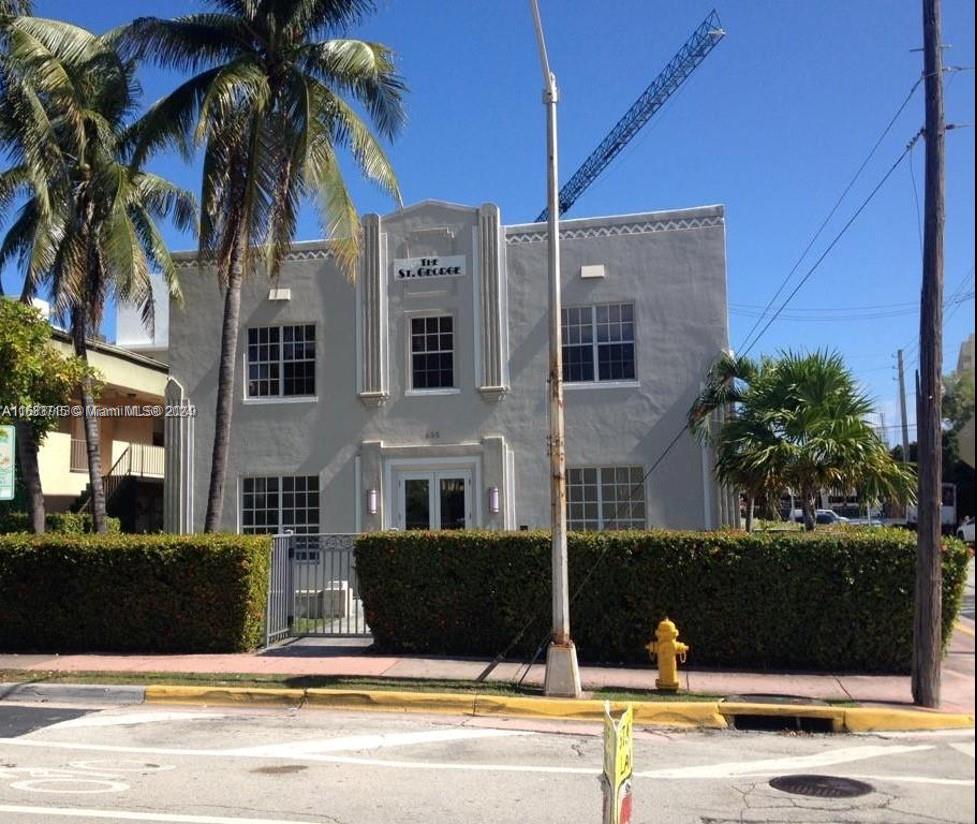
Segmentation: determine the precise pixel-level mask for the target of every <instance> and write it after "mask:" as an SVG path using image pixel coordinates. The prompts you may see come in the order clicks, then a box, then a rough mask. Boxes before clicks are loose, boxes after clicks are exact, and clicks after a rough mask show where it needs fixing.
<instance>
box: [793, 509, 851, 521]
mask: <svg viewBox="0 0 977 824" xmlns="http://www.w3.org/2000/svg"><path fill="white" fill-rule="evenodd" d="M794 513H795V514H794V520H795V521H796V522H797V523H799V524H802V523H804V513H803V512H802V511H801V510H799V509H795V510H794ZM814 523H816V524H847V523H848V519H847V518H843V517H842V516H841V515H839V514H838V513H837V512H835V511H834V510H833V509H815V510H814Z"/></svg>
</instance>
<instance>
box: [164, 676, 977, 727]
mask: <svg viewBox="0 0 977 824" xmlns="http://www.w3.org/2000/svg"><path fill="white" fill-rule="evenodd" d="M145 701H146V703H163V704H206V705H214V704H229V705H241V704H259V705H277V706H283V705H284V706H299V705H308V706H314V707H332V708H334V709H350V710H376V711H385V712H420V713H435V714H450V715H469V716H472V717H479V718H493V717H496V718H498V717H516V718H546V719H550V720H564V721H602V720H603V718H604V702H603V701H598V700H592V699H576V700H575V699H572V698H530V697H525V696H511V697H510V696H502V695H477V694H466V693H448V692H441V693H438V692H399V691H394V690H342V689H306V690H301V689H255V688H247V687H165V686H152V687H146V688H145ZM628 703H630V704H631V705H632V706H633V707H634V721H635V723H636V724H641V725H646V726H668V727H685V728H702V729H727V728H729V727H735V726H736V719H737V717H742V716H749V717H751V718H757V717H760V718H768V719H778V718H783V719H820V720H822V721H828V722H829V723H830V726H831V730H832V732H893V731H897V730H912V731H925V730H947V729H971V728H973V727H974V716H973V715H964V714H959V713H945V712H938V711H935V710H910V709H900V708H894V707H892V708H890V707H825V706H810V705H806V704H748V703H738V702H726V701H633V702H622V701H612V702H611V708H612V710H613V711H615V712H619V711H621V710H623V709H624V708H625V707H626V706H627V705H628Z"/></svg>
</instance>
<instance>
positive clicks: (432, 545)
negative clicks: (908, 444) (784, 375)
mask: <svg viewBox="0 0 977 824" xmlns="http://www.w3.org/2000/svg"><path fill="white" fill-rule="evenodd" d="M568 544H569V573H570V592H571V593H575V592H577V590H578V588H579V587H581V583H582V582H583V581H584V579H585V578H586V576H587V575H588V574H589V575H590V578H589V580H588V581H587V583H586V585H585V586H584V587H583V589H582V591H581V594H580V595H579V597H577V598H576V600H574V601H573V603H572V606H571V610H570V612H571V617H570V625H571V631H572V635H573V638H574V641H575V642H576V644H577V647H578V649H579V654H580V657H581V659H583V660H586V661H592V662H616V663H639V662H648V661H649V658H648V654H647V652H646V651H645V649H644V645H645V644H646V643H647V642H648V641H649V639H650V638H651V636H652V631H653V628H654V627H655V625H656V624H657V623H658V621H659V620H661V619H662V618H664V617H665V616H666V615H667V616H669V617H670V618H672V620H674V621H675V622H676V624H677V625H678V627H679V631H680V632H681V639H682V640H684V641H686V642H688V643H689V644H691V646H692V650H691V653H690V656H689V660H690V662H691V663H693V664H695V665H703V666H709V665H715V666H732V667H749V668H760V669H763V668H792V669H801V670H834V671H839V670H846V671H860V672H905V671H907V670H908V668H909V666H910V662H911V655H912V623H913V607H912V599H913V581H914V569H915V535H913V534H912V533H909V532H906V531H905V530H897V529H885V530H883V529H875V530H871V531H868V530H862V531H857V532H856V531H831V532H828V531H823V532H815V533H813V534H799V533H778V534H773V533H768V534H756V533H754V534H746V533H732V532H730V533H717V532H712V533H702V532H666V531H652V532H632V533H621V532H617V533H578V534H571V535H570V537H569V541H568ZM605 550H606V554H605ZM943 557H944V563H943V592H944V596H943V597H944V620H943V631H944V638H948V637H949V634H950V632H951V629H952V625H953V621H954V618H955V616H956V614H957V612H958V611H959V608H960V603H961V598H962V594H963V584H964V581H965V579H966V568H967V559H968V553H967V550H966V548H965V547H964V546H963V544H961V543H960V542H959V541H956V540H955V539H948V540H947V542H946V544H945V552H944V556H943ZM356 564H357V573H358V577H359V581H360V593H361V597H362V599H363V604H364V609H365V612H366V618H367V622H368V623H369V625H370V627H371V629H372V631H373V636H374V639H375V641H376V643H377V644H378V645H379V646H380V647H381V648H383V649H386V650H390V651H407V652H417V653H428V654H431V653H434V654H450V655H496V654H498V653H499V652H501V651H502V650H503V649H505V648H506V647H507V646H508V644H509V642H510V641H511V640H512V639H513V637H514V636H515V635H516V634H517V633H518V632H519V630H520V629H522V628H523V626H524V625H525V623H526V622H527V620H528V619H530V618H531V617H533V616H534V615H535V621H534V623H533V625H532V626H531V628H530V629H529V630H528V631H527V632H526V633H525V635H524V636H523V639H522V641H521V642H520V643H519V644H518V645H517V646H516V647H515V648H514V650H513V652H512V654H513V655H516V654H520V655H527V654H532V653H533V652H534V651H535V650H536V648H537V646H538V644H539V642H540V640H541V639H542V638H544V637H545V636H546V632H547V627H548V626H549V622H550V544H549V536H548V534H546V533H539V532H536V533H529V532H514V533H498V532H436V533H416V532H388V533H370V534H366V535H363V536H361V537H360V538H359V539H358V541H357V545H356Z"/></svg>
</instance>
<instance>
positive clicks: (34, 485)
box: [0, 277, 47, 535]
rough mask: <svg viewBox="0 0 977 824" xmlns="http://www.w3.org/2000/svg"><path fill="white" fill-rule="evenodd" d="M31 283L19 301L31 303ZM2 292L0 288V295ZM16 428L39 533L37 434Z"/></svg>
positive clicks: (30, 512) (33, 527) (20, 424)
mask: <svg viewBox="0 0 977 824" xmlns="http://www.w3.org/2000/svg"><path fill="white" fill-rule="evenodd" d="M30 291H31V284H30V278H29V277H27V278H25V279H24V291H23V292H22V293H21V296H20V302H21V303H26V304H27V305H28V306H30V304H31V296H30ZM2 294H3V292H2V290H0V295H2ZM14 425H15V427H16V429H17V460H18V461H19V462H20V471H21V472H22V473H23V475H24V490H25V492H26V493H27V520H28V522H29V526H30V531H31V532H33V533H35V534H37V535H40V534H41V533H43V532H44V530H45V528H46V524H47V509H46V507H45V505H44V489H43V488H42V486H41V468H40V466H39V465H38V463H37V449H38V444H37V435H36V434H35V432H34V427H33V426H31V425H30V424H29V423H28V422H27V421H16V422H15V424H14Z"/></svg>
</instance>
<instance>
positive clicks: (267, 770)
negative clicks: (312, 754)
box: [251, 764, 308, 775]
mask: <svg viewBox="0 0 977 824" xmlns="http://www.w3.org/2000/svg"><path fill="white" fill-rule="evenodd" d="M306 769H308V767H306V766H305V765H304V764H282V765H281V766H279V767H258V768H257V769H255V770H251V772H253V773H259V774H260V775H287V774H288V773H297V772H302V770H306Z"/></svg>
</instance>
